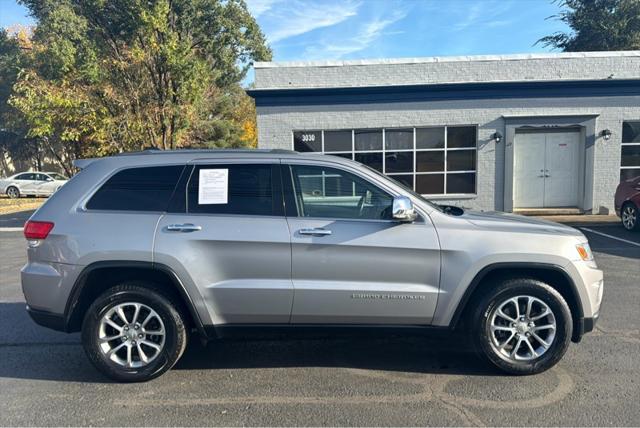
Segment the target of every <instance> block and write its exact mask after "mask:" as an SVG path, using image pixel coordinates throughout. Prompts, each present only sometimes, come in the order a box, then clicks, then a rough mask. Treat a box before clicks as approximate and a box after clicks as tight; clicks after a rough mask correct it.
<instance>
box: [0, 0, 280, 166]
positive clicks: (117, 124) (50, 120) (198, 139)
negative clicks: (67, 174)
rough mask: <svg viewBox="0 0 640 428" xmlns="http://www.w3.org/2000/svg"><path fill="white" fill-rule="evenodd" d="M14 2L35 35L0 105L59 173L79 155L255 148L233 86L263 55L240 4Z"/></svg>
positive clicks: (211, 0)
mask: <svg viewBox="0 0 640 428" xmlns="http://www.w3.org/2000/svg"><path fill="white" fill-rule="evenodd" d="M20 2H21V3H23V4H24V5H25V6H27V7H28V8H29V10H30V11H31V14H32V15H33V17H34V18H35V19H36V22H37V26H36V27H35V29H34V31H33V36H32V38H31V43H32V48H31V49H30V50H29V51H26V52H25V51H23V52H22V55H23V63H24V66H23V67H21V69H22V71H21V72H20V73H19V74H16V76H15V77H14V81H15V83H14V84H13V86H12V91H11V96H10V98H9V101H8V104H9V105H10V106H11V107H12V108H13V109H14V110H16V111H18V112H19V113H20V114H21V115H22V116H23V118H24V121H25V123H27V127H28V131H27V136H28V137H29V138H33V139H36V140H37V141H38V142H40V143H41V144H42V147H43V148H44V150H45V152H46V153H47V156H49V157H50V156H54V158H55V159H56V160H57V161H58V163H59V164H60V165H61V166H63V168H64V169H65V170H66V169H67V168H70V162H71V161H72V160H73V159H74V158H76V157H80V156H87V155H91V156H93V155H105V154H110V153H115V152H120V151H126V150H136V149H138V150H139V149H142V148H147V147H155V148H161V149H173V148H178V147H194V146H199V147H202V146H206V147H228V146H251V145H252V144H254V140H255V132H251V127H252V124H255V109H254V107H253V104H252V101H251V100H250V99H249V98H248V97H247V95H246V93H245V92H244V90H243V89H242V88H241V86H240V82H241V81H242V79H244V77H245V75H246V73H247V70H248V68H249V67H250V65H251V63H252V62H253V61H256V60H269V59H270V58H271V51H270V49H269V48H268V47H267V45H266V42H265V38H264V35H263V34H262V32H261V31H260V29H259V27H258V25H257V23H256V21H255V19H254V18H253V17H252V16H251V15H250V14H249V12H248V11H247V7H246V4H245V2H244V1H243V0H20ZM1 60H2V53H1V52H0V61H1ZM0 72H1V70H0ZM0 101H1V100H0ZM253 126H254V125H253ZM254 127H255V126H254ZM248 131H249V132H248Z"/></svg>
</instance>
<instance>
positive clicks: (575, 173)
mask: <svg viewBox="0 0 640 428" xmlns="http://www.w3.org/2000/svg"><path fill="white" fill-rule="evenodd" d="M579 158H580V133H578V132H551V133H548V134H546V148H545V163H546V167H545V178H544V206H545V207H576V206H578V180H579V178H580V173H579V168H578V165H579Z"/></svg>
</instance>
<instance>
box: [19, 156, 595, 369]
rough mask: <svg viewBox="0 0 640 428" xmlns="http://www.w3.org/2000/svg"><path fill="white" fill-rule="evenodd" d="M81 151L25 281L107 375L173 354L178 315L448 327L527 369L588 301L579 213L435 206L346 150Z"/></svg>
mask: <svg viewBox="0 0 640 428" xmlns="http://www.w3.org/2000/svg"><path fill="white" fill-rule="evenodd" d="M77 166H78V167H79V168H81V169H82V171H81V172H80V173H79V174H78V175H76V176H75V177H74V178H73V179H72V180H70V181H69V182H68V184H66V185H65V186H63V187H62V188H61V189H60V190H59V191H58V192H56V193H55V194H54V195H53V196H52V197H51V198H50V199H49V200H48V201H47V202H46V203H45V204H44V205H43V206H42V207H41V208H40V209H39V210H38V211H37V212H36V213H35V214H34V215H33V216H32V217H31V219H30V220H29V221H28V223H27V224H26V225H25V236H26V238H27V240H28V247H29V248H28V263H27V264H26V266H24V268H23V269H22V288H23V291H24V295H25V297H26V301H27V304H28V306H27V310H28V311H29V314H30V315H31V317H32V318H33V319H34V320H35V321H36V322H37V323H38V324H41V325H44V326H47V327H50V328H53V329H57V330H62V331H66V332H75V331H82V342H83V345H84V348H85V351H86V354H87V356H88V357H89V359H90V360H91V362H92V363H93V364H94V365H95V366H96V367H97V368H98V369H99V370H100V371H102V372H103V373H105V374H106V375H107V376H109V377H111V378H113V379H116V380H119V381H142V380H148V379H151V378H154V377H156V376H159V375H160V374H162V373H164V372H165V371H167V370H168V369H170V368H171V367H172V366H173V365H174V364H175V363H176V361H177V360H178V359H179V358H180V356H181V355H182V353H183V352H184V350H185V347H186V344H187V336H188V334H190V333H193V334H197V335H199V336H200V337H201V338H203V339H204V340H207V339H215V338H220V337H224V336H228V335H230V334H242V333H247V332H248V331H249V330H248V329H249V328H252V329H255V328H256V327H260V328H262V329H263V330H262V331H267V329H269V328H271V329H273V328H276V327H286V328H289V329H295V328H299V327H302V326H304V327H317V328H320V327H322V328H325V329H326V328H332V329H337V328H349V327H359V328H360V330H359V331H361V328H362V327H363V326H368V327H372V328H381V327H386V328H389V327H403V330H405V331H406V330H409V329H408V327H410V328H411V329H410V330H412V331H416V330H421V331H422V330H424V331H428V330H433V329H439V330H443V329H449V330H450V331H451V333H452V334H453V332H454V330H460V331H462V332H463V334H465V335H469V338H470V340H471V341H472V342H473V344H474V345H475V347H476V349H477V350H478V351H479V353H480V354H481V355H483V356H484V357H485V358H486V359H487V360H488V361H489V362H490V363H492V364H494V365H495V366H497V367H498V368H500V369H502V370H503V371H505V372H508V373H514V374H532V373H539V372H542V371H544V370H546V369H548V368H550V367H552V366H553V365H554V364H556V363H557V362H558V361H559V360H560V358H562V356H563V354H564V353H565V351H566V350H567V347H568V346H569V342H570V341H571V340H573V341H574V342H578V341H580V339H581V337H582V335H583V334H584V333H585V332H588V331H591V330H592V329H593V328H594V324H595V322H596V320H597V318H598V312H599V308H600V302H601V300H602V292H603V282H602V271H600V270H598V269H597V267H596V264H595V262H594V260H593V256H592V254H591V251H590V249H589V244H588V243H587V239H586V238H585V237H584V235H582V234H581V233H580V232H579V231H577V230H575V229H572V228H569V227H565V226H561V225H558V224H555V223H550V222H544V221H539V220H534V219H529V218H524V217H519V216H516V215H509V214H503V213H481V212H465V211H463V210H461V209H459V208H456V207H439V206H436V205H434V204H432V203H430V202H428V201H426V200H425V199H423V198H422V197H421V196H419V195H417V194H415V193H413V192H412V191H411V190H409V189H407V188H405V187H403V186H402V185H401V184H399V183H397V182H395V181H393V180H392V179H390V178H388V177H385V176H383V175H381V174H380V173H378V172H376V171H374V170H372V169H369V168H367V167H365V166H362V165H360V164H357V163H355V162H352V161H349V160H345V159H341V158H338V157H332V156H319V155H301V154H297V153H295V152H288V151H277V150H276V151H174V152H156V151H149V152H142V153H133V154H127V155H120V156H115V157H110V158H103V159H87V160H82V161H78V162H77ZM279 331H281V330H279ZM336 331H337V330H336ZM384 331H387V330H386V329H385V330H384ZM456 334H459V333H456Z"/></svg>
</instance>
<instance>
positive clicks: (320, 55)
mask: <svg viewBox="0 0 640 428" xmlns="http://www.w3.org/2000/svg"><path fill="white" fill-rule="evenodd" d="M405 16H407V13H406V12H404V11H396V12H394V13H392V14H391V16H389V17H387V18H374V19H372V20H371V21H369V22H365V23H364V24H362V25H361V26H360V28H359V29H358V31H357V32H356V34H354V35H353V36H351V37H346V38H343V37H340V38H339V41H336V40H332V41H328V42H327V41H325V42H320V43H319V44H317V45H313V46H310V47H308V48H307V49H306V51H305V55H304V56H305V58H306V59H310V60H313V59H339V58H342V57H344V56H347V55H349V54H352V53H354V52H358V51H361V50H363V49H366V48H367V47H369V46H370V45H371V44H372V43H374V42H375V41H377V40H378V39H379V38H380V36H382V35H390V34H398V33H399V32H398V31H392V32H385V31H384V30H385V29H386V28H387V27H388V26H390V25H392V24H394V23H396V22H398V21H400V20H401V19H403V18H404V17H405Z"/></svg>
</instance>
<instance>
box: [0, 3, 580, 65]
mask: <svg viewBox="0 0 640 428" xmlns="http://www.w3.org/2000/svg"><path fill="white" fill-rule="evenodd" d="M247 3H248V5H249V10H250V11H251V13H252V14H253V15H254V16H255V17H256V18H257V20H258V23H259V24H260V26H261V27H262V29H263V31H264V32H265V34H266V36H267V40H268V41H269V44H270V45H271V47H272V49H273V58H274V60H275V61H303V60H329V59H363V58H400V57H420V56H447V55H482V54H508V53H530V52H544V51H548V50H549V49H548V48H544V47H543V46H541V45H534V44H535V42H536V40H538V39H539V38H540V37H543V36H545V35H548V34H551V33H553V32H555V31H559V30H567V28H566V27H565V26H564V24H562V23H560V22H558V21H557V20H555V19H546V18H547V17H549V16H551V15H554V14H556V13H557V12H558V11H559V9H558V6H557V4H555V3H553V2H551V0H247ZM27 15H28V14H27V11H26V10H25V9H24V8H23V7H22V6H19V5H18V4H17V3H16V2H15V0H0V26H3V27H7V26H9V25H12V24H16V23H20V24H31V23H33V21H32V19H31V18H29V17H28V16H27Z"/></svg>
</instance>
